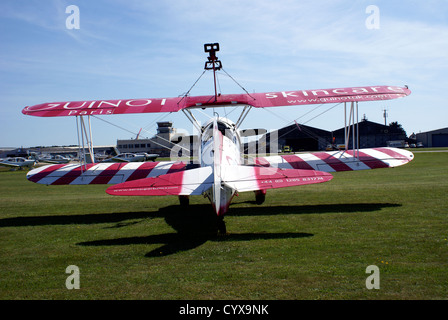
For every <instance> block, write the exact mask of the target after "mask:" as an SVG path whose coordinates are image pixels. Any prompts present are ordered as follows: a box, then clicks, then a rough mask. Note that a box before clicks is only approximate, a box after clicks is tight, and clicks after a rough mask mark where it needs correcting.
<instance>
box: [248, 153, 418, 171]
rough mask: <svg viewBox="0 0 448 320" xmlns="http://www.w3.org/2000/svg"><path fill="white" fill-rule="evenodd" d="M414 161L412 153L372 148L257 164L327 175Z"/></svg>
mask: <svg viewBox="0 0 448 320" xmlns="http://www.w3.org/2000/svg"><path fill="white" fill-rule="evenodd" d="M413 159H414V155H413V154H412V152H409V151H407V150H403V149H398V148H372V149H360V150H359V153H358V151H355V152H353V150H349V151H329V152H314V153H302V154H293V155H281V156H270V157H259V158H255V159H254V163H255V164H257V165H259V166H263V167H276V168H282V169H302V170H319V171H324V172H338V171H355V170H368V169H378V168H391V167H397V166H401V165H404V164H406V163H408V162H410V161H412V160H413Z"/></svg>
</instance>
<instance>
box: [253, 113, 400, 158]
mask: <svg viewBox="0 0 448 320" xmlns="http://www.w3.org/2000/svg"><path fill="white" fill-rule="evenodd" d="M354 129H355V135H353V127H352V126H351V127H350V139H349V141H348V148H349V149H352V148H353V137H355V139H358V135H357V133H356V130H359V147H360V148H376V147H387V146H398V147H404V146H405V143H406V141H407V137H406V132H405V131H404V130H403V129H402V128H401V126H399V125H398V126H394V125H392V126H391V125H389V126H386V125H383V124H380V123H375V122H372V121H368V120H367V119H366V118H364V119H362V120H361V121H360V122H359V124H358V125H355V128H354ZM271 135H272V136H273V137H275V136H276V137H277V141H278V149H279V150H284V147H285V146H287V147H289V149H292V151H293V152H298V151H321V150H327V149H328V148H329V146H330V147H331V146H338V145H339V146H342V145H344V146H345V128H344V127H343V128H341V129H338V130H335V131H327V130H323V129H318V128H313V127H309V126H305V125H300V124H293V125H290V126H287V127H284V128H282V129H279V130H276V131H273V132H270V133H267V134H266V137H263V138H262V139H261V140H263V139H266V144H267V145H268V146H270V141H271ZM273 140H275V138H273ZM355 141H356V140H355ZM273 142H275V141H273ZM392 143H394V145H392ZM267 150H268V151H267V152H269V150H270V149H269V147H268V148H267ZM272 152H274V150H272Z"/></svg>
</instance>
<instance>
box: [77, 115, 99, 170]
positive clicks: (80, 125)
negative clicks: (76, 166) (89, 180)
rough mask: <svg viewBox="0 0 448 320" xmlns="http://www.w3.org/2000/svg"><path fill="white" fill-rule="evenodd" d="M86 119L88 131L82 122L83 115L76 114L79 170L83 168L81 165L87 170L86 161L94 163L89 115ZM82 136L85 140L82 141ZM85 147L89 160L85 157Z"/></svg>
mask: <svg viewBox="0 0 448 320" xmlns="http://www.w3.org/2000/svg"><path fill="white" fill-rule="evenodd" d="M78 117H79V121H78ZM87 119H88V124H89V127H88V129H89V130H88V131H87V129H86V125H85V122H84V116H76V131H77V134H78V157H79V162H80V164H81V170H83V166H84V167H85V168H84V169H86V170H87V168H86V164H87V162H89V163H95V155H94V152H93V142H92V125H91V122H90V115H88V116H87ZM80 131H81V132H80ZM84 138H85V141H84ZM80 140H81V141H80ZM81 144H82V147H81ZM86 147H87V149H88V150H89V156H90V160H89V161H87V159H86V149H85V148H86Z"/></svg>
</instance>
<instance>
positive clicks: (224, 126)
mask: <svg viewBox="0 0 448 320" xmlns="http://www.w3.org/2000/svg"><path fill="white" fill-rule="evenodd" d="M213 123H214V121H210V122H209V123H208V124H206V125H205V126H204V127H203V141H204V142H205V141H208V140H209V139H211V138H212V137H213ZM216 124H217V126H218V130H219V131H220V132H221V134H222V135H223V136H225V137H227V138H229V139H230V140H232V141H234V140H235V139H234V138H235V124H234V123H232V122H231V121H230V120H228V119H223V118H220V119H218V120H217V121H216Z"/></svg>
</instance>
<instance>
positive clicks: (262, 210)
mask: <svg viewBox="0 0 448 320" xmlns="http://www.w3.org/2000/svg"><path fill="white" fill-rule="evenodd" d="M249 203H251V202H249ZM399 206H401V205H400V204H393V203H358V204H326V205H306V206H273V207H272V206H271V207H262V206H259V207H258V206H257V207H256V209H254V208H253V207H233V208H232V209H231V210H230V211H229V212H228V214H227V216H268V215H272V216H274V215H284V214H316V213H317V214H324V213H341V214H343V213H347V212H373V211H378V210H381V209H382V208H387V207H399ZM152 218H165V221H166V223H167V224H169V225H170V226H171V227H172V228H173V229H174V230H176V231H177V233H175V232H173V233H166V234H159V235H149V236H143V237H127V238H117V239H107V240H96V241H89V242H81V243H78V245H80V246H117V245H132V244H162V246H161V247H159V248H157V249H155V250H153V251H151V252H149V253H147V254H146V255H145V256H146V257H161V256H167V255H170V254H174V253H176V252H181V251H187V250H191V249H194V248H197V247H199V246H201V245H202V244H204V243H205V242H207V241H251V240H260V239H294V238H304V237H311V236H313V234H310V233H295V232H287V233H264V232H261V233H240V234H236V233H229V234H227V235H222V236H219V235H217V234H216V226H217V217H216V215H215V214H214V212H213V211H212V210H211V209H210V206H209V205H190V206H189V207H181V206H179V205H176V206H174V205H173V206H168V207H165V208H161V209H159V211H153V212H122V213H103V214H101V213H100V214H84V215H62V216H61V215H51V216H35V217H15V218H5V219H0V228H2V227H21V226H42V225H69V224H100V223H116V225H115V226H113V228H121V227H125V226H128V225H132V224H136V223H139V222H135V221H130V220H138V219H140V221H143V220H144V219H152Z"/></svg>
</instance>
